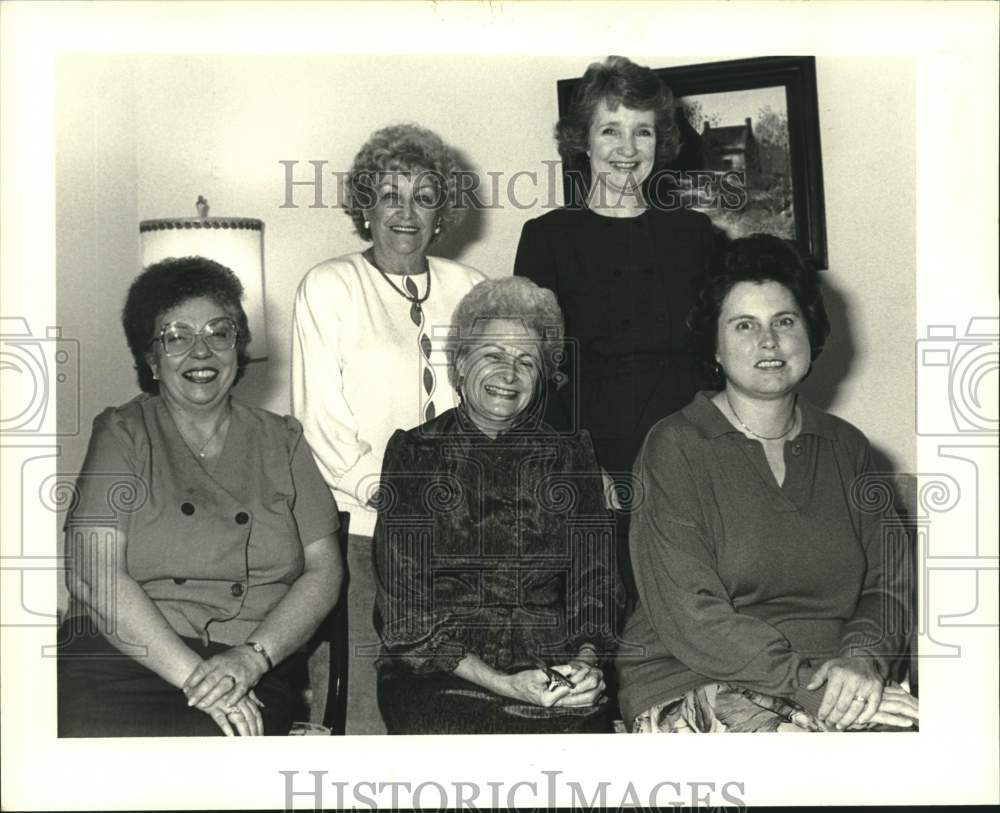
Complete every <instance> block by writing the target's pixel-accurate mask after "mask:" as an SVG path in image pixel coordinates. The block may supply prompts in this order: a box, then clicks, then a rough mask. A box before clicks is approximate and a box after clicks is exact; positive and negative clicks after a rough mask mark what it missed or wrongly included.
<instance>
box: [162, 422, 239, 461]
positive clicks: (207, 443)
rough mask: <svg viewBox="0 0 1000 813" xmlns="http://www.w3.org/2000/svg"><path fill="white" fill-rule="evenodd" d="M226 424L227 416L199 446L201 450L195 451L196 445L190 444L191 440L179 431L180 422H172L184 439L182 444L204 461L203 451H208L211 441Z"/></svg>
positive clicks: (182, 431)
mask: <svg viewBox="0 0 1000 813" xmlns="http://www.w3.org/2000/svg"><path fill="white" fill-rule="evenodd" d="M228 423H229V415H226V417H224V418H223V419H222V420H221V421H219V423H218V425H217V426H216V427H215V429H213V430H212V434H211V435H209V436H208V440H206V441H205V442H204V443H203V444H202V445H201V448H197V449H196V447H197V445H198V444H197V443H191V439H190V438H189V437H188V436H187V435H186V434H184V430H183V429H181V425H180V422H179V421H177V420H175V421H174V424H175V425H176V426H177V431H178V432H180V433H181V437H182V438H184V442H185V443H186V444H187V445H188V448H189V449H190V450H191V451H192V452H194V453H195V454H196V455H198V457H199V458H201V459H202V460H204V459H205V454H206V451H205V450H206V449H208V447H209V445H210V444H211V443H212V441H213V440H215V437H216V435H218V434H219V432H221V431H222V427H224V426H225V425H226V424H228Z"/></svg>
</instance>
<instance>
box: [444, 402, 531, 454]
mask: <svg viewBox="0 0 1000 813" xmlns="http://www.w3.org/2000/svg"><path fill="white" fill-rule="evenodd" d="M449 412H453V413H454V423H453V428H454V430H455V431H457V432H458V433H459V434H460V435H461V436H462V437H463V438H464V439H466V440H468V441H469V442H471V443H476V444H487V445H490V444H505V443H518V442H524V441H526V440H529V439H534V438H537V437H538V430H539V429H540V428H541V426H540V424H541V415H540V410H538V409H537V407H536V408H532V406H529V407H528V409H526V410H525V413H524V417H523V418H522V420H520V421H519V422H518V423H517V424H515V425H514V426H512V427H511V428H510V429H508V430H507V431H506V432H500V433H499V434H498V435H497V436H496V437H495V438H491V437H489V435H487V434H485V433H484V432H483V430H482V429H480V428H479V427H478V426H477V425H476V423H475V422H474V421H473V420H472V418H470V417H469V414H468V412H467V411H466V406H465V403H464V402H463V403H460V404H459V405H458V406H457V407H455V408H454V409H453V410H449ZM445 414H447V413H445ZM449 428H452V427H449Z"/></svg>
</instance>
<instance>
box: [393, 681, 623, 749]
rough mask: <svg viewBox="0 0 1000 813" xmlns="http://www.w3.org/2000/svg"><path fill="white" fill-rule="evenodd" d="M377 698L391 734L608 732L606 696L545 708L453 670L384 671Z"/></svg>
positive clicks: (608, 708) (608, 711)
mask: <svg viewBox="0 0 1000 813" xmlns="http://www.w3.org/2000/svg"><path fill="white" fill-rule="evenodd" d="M378 703H379V708H380V709H381V711H382V718H383V719H384V720H385V724H386V728H387V729H388V731H389V733H390V734H604V733H609V732H610V731H611V715H610V707H609V704H608V703H607V702H604V703H602V704H601V705H599V706H590V707H585V708H578V709H576V708H548V709H547V708H543V707H541V706H530V705H527V704H525V703H521V702H518V701H517V700H511V699H509V698H506V697H500V696H499V695H495V694H493V693H491V692H488V691H486V690H485V689H483V688H480V687H479V686H476V685H474V684H472V683H469V682H468V681H466V680H462V679H461V678H459V677H456V676H455V675H452V674H439V675H428V676H417V675H409V674H405V673H392V672H382V673H380V674H379V678H378Z"/></svg>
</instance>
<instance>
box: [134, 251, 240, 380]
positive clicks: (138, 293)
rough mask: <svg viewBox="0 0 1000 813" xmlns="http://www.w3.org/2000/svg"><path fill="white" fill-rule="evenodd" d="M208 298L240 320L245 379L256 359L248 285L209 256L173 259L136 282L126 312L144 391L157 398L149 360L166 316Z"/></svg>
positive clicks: (163, 261) (238, 355)
mask: <svg viewBox="0 0 1000 813" xmlns="http://www.w3.org/2000/svg"><path fill="white" fill-rule="evenodd" d="M200 297H206V298H208V299H211V300H212V301H213V302H215V303H216V304H217V305H218V306H219V307H221V308H222V309H223V310H225V311H226V312H227V313H228V314H229V315H230V316H232V317H233V318H234V319H235V320H236V326H237V328H238V329H239V334H238V336H237V338H236V381H234V382H233V383H234V384H235V383H236V382H237V381H239V380H240V379H241V378H242V377H243V371H244V370H245V369H246V366H247V362H249V361H250V354H249V352H248V351H247V348H248V346H249V345H250V325H249V323H248V322H247V314H246V311H244V310H243V305H242V303H241V300H242V299H243V284H242V283H241V282H240V280H239V277H237V276H236V274H234V273H233V272H232V271H230V270H229V269H228V268H226V266H224V265H220V264H219V263H217V262H215V261H214V260H209V259H208V258H206V257H180V258H174V257H171V258H169V259H166V260H161V261H160V262H158V263H156V264H154V265H151V266H149V267H148V268H146V269H145V270H144V271H143V272H142V273H141V274H139V276H137V277H136V278H135V280H133V282H132V285H131V286H130V287H129V289H128V296H127V297H126V298H125V306H124V307H123V308H122V327H123V328H125V338H126V340H127V341H128V347H129V350H131V351H132V358H133V359H134V360H135V370H136V374H137V376H138V378H139V386H140V387H141V388H142V391H143V392H148V393H151V394H153V395H156V394H157V393H158V392H159V391H160V384H159V382H158V381H156V380H155V379H154V378H153V371H152V369H150V366H149V362H148V361H147V359H146V356H147V354H148V353H149V348H150V344H151V343H152V342H153V340H154V338H155V337H156V329H157V325H158V323H159V321H160V317H161V316H162V315H163V314H164V313H166V312H167V311H168V310H170V309H171V308H175V307H177V306H178V305H181V304H183V303H185V302H187V301H189V300H191V299H198V298H200Z"/></svg>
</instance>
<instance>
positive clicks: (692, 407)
mask: <svg viewBox="0 0 1000 813" xmlns="http://www.w3.org/2000/svg"><path fill="white" fill-rule="evenodd" d="M715 394H716V392H715V391H713V390H703V391H702V392H699V393H698V394H697V395H695V397H694V400H692V401H691V403H690V404H688V405H687V406H686V407H684V409H682V410H681V414H682V415H684V417H685V418H687V419H688V420H689V421H690V422H691V423H692V424H694V425H695V427H697V429H698V430H699V431H700V432H701V434H702V436H703V437H705V438H717V437H720V436H722V435H727V434H729V433H731V432H735V433H736V434H738V435H742V434H743V432H741V431H740V430H739V429H737V428H736V427H735V426H733V425H732V424H731V423H730V422H729V419H728V418H726V416H725V415H723V414H722V412H721V411H720V410H719V408H718V407H717V406H716V405H715V404H713V403H712V401H711V398H712V396H713V395H715ZM798 406H799V410H800V411H801V413H802V428H801V429H800V430H799V436H801V435H818V436H819V437H822V438H826V439H827V440H836V439H837V434H836V432H835V431H834V428H833V419H832V418H831V417H830V416H829V415H827V414H826V413H825V412H824V411H823V410H822V409H819V407H816V406H814V405H813V404H812V403H810V402H809V401H808V400H807V399H806V398H805V397H804V396H802V395H799V398H798Z"/></svg>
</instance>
